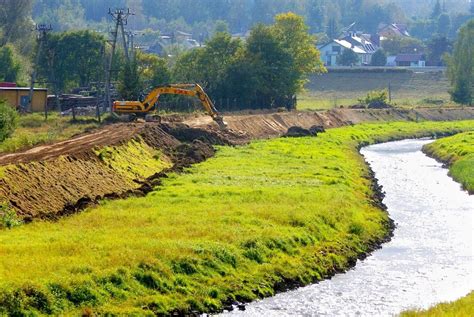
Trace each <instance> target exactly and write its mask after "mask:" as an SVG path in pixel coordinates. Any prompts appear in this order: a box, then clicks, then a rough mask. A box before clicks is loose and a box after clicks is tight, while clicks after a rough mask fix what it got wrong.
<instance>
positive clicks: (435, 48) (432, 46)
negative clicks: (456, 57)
mask: <svg viewBox="0 0 474 317" xmlns="http://www.w3.org/2000/svg"><path fill="white" fill-rule="evenodd" d="M427 48H428V65H430V66H442V65H443V60H442V57H443V55H444V54H445V53H448V52H449V51H450V50H451V49H452V43H451V41H450V40H448V39H447V38H446V36H441V35H435V36H434V37H433V38H431V39H430V40H429V41H428V43H427Z"/></svg>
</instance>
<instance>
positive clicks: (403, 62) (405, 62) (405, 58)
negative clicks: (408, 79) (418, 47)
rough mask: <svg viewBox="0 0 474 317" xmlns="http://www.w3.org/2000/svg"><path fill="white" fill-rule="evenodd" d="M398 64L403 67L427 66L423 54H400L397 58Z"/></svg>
mask: <svg viewBox="0 0 474 317" xmlns="http://www.w3.org/2000/svg"><path fill="white" fill-rule="evenodd" d="M395 63H396V65H397V66H403V67H425V66H426V60H425V56H424V55H423V54H398V55H397V57H396V58H395Z"/></svg>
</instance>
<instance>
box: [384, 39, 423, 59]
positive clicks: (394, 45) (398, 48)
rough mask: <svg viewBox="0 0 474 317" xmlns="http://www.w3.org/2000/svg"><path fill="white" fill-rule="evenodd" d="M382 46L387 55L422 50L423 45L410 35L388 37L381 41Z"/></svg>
mask: <svg viewBox="0 0 474 317" xmlns="http://www.w3.org/2000/svg"><path fill="white" fill-rule="evenodd" d="M382 47H383V49H384V51H385V52H387V54H388V55H397V54H400V53H402V54H408V53H415V52H423V51H424V50H425V45H424V44H423V42H422V41H420V40H418V39H415V38H412V37H390V38H387V39H385V40H384V41H382Z"/></svg>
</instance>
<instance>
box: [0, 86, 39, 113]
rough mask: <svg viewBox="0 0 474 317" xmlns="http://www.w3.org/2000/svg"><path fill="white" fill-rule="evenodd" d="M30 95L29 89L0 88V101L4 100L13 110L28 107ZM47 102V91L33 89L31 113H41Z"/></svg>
mask: <svg viewBox="0 0 474 317" xmlns="http://www.w3.org/2000/svg"><path fill="white" fill-rule="evenodd" d="M29 94H30V88H29V87H0V100H5V101H6V102H7V104H9V105H11V106H13V107H15V108H20V107H22V108H26V107H28V103H29V102H28V101H29V100H30V99H29V98H30V97H29ZM47 101H48V89H46V88H35V89H34V90H33V102H32V109H31V110H32V111H33V112H40V111H43V110H44V108H45V107H46V105H47Z"/></svg>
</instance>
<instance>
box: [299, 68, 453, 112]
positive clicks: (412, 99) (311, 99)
mask: <svg viewBox="0 0 474 317" xmlns="http://www.w3.org/2000/svg"><path fill="white" fill-rule="evenodd" d="M389 86H390V88H391V91H392V104H395V105H397V106H410V107H419V106H423V107H425V106H443V105H453V103H451V102H450V96H449V94H448V90H449V88H450V86H449V81H448V79H447V77H446V76H445V74H444V73H442V72H439V71H436V72H414V71H408V72H398V73H390V72H388V73H384V72H380V73H374V72H369V71H365V72H364V71H357V72H353V71H347V72H329V73H327V74H323V75H314V76H311V77H310V80H309V82H308V83H307V84H306V87H305V91H304V92H302V93H300V94H299V95H298V104H297V108H298V109H299V110H321V109H331V108H335V107H339V106H350V105H354V104H357V103H358V99H359V98H362V97H364V96H365V95H366V94H367V92H369V91H371V90H380V89H388V87H389Z"/></svg>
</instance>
